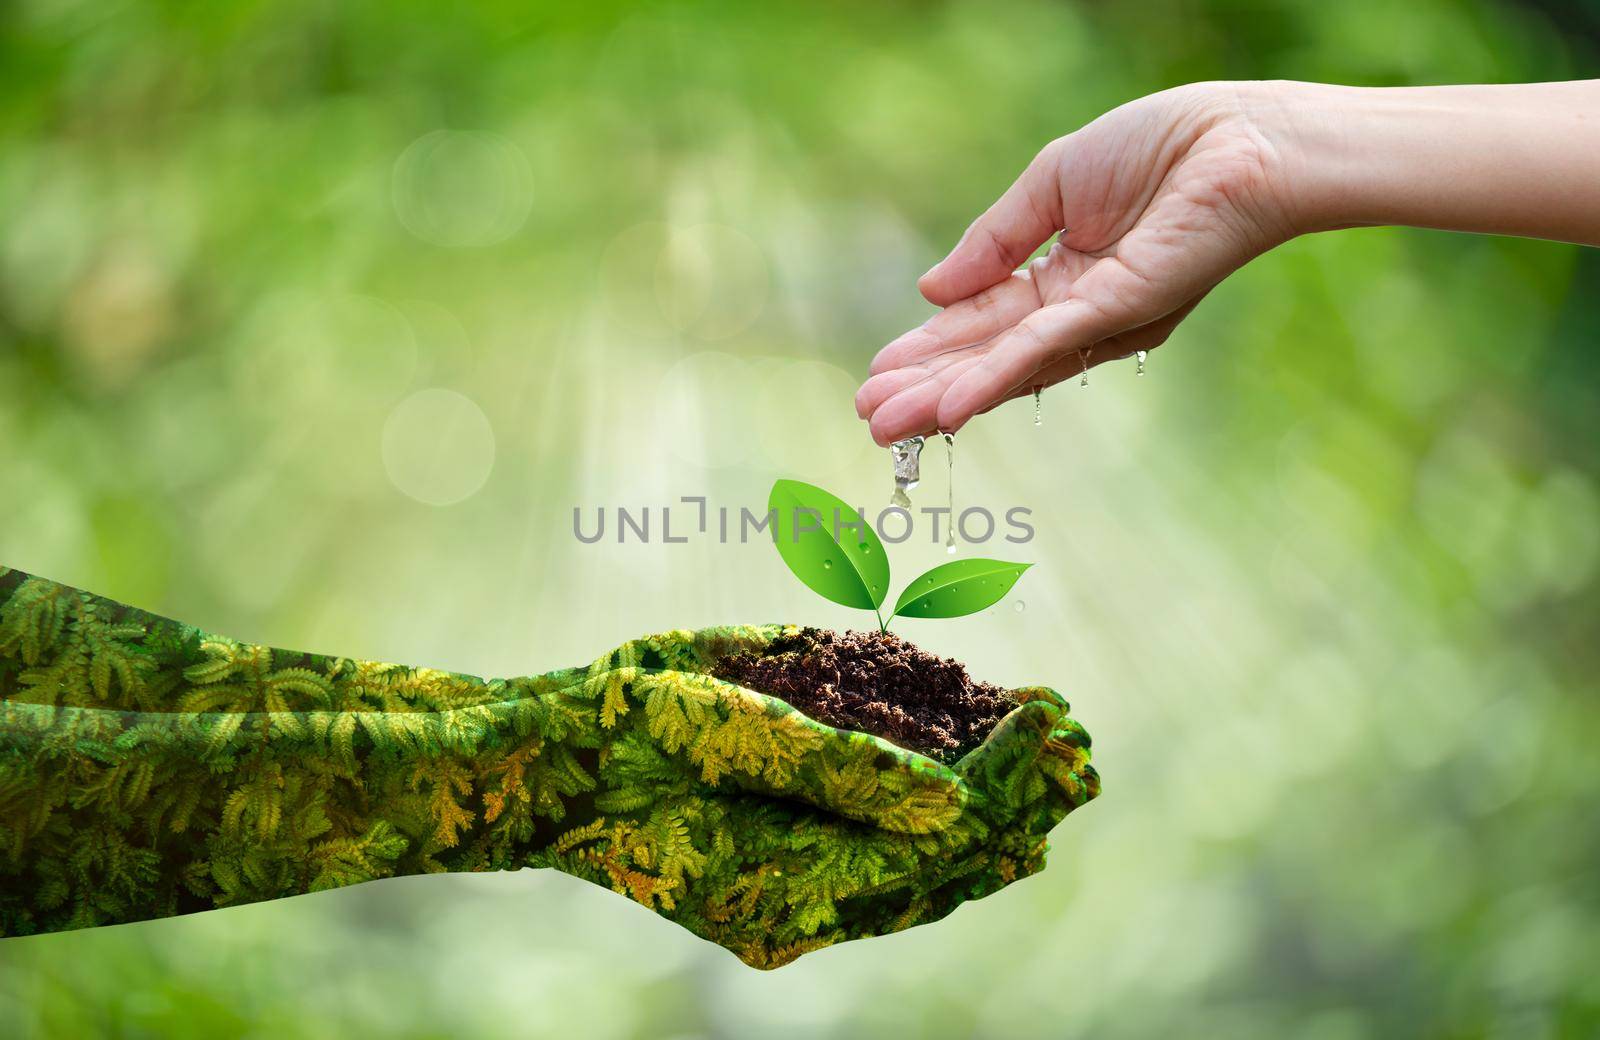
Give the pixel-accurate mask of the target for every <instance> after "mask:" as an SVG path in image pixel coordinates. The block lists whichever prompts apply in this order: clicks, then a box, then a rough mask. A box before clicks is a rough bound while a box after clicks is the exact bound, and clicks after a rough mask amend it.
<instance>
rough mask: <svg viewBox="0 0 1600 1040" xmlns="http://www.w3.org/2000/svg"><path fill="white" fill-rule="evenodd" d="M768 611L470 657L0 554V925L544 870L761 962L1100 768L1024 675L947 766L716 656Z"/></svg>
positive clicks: (955, 877)
mask: <svg viewBox="0 0 1600 1040" xmlns="http://www.w3.org/2000/svg"><path fill="white" fill-rule="evenodd" d="M785 631H792V630H786V629H784V628H782V627H781V626H764V627H734V628H715V629H704V630H701V631H698V632H689V631H678V632H669V633H665V634H662V635H658V636H652V637H649V638H645V639H638V640H634V641H633V642H629V643H625V644H623V645H622V646H620V647H618V648H617V649H616V650H614V651H612V652H611V653H608V654H606V655H605V656H603V657H601V658H600V659H599V660H598V661H596V662H595V663H593V664H592V665H589V666H588V667H579V668H568V669H563V670H560V671H555V672H550V673H547V674H545V675H540V676H535V677H531V678H521V679H506V680H501V679H494V680H482V679H477V678H474V677H472V676H467V675H457V674H454V673H450V672H440V671H434V670H431V669H425V668H408V667H404V666H400V665H391V664H377V663H373V662H368V661H356V660H350V659H347V658H339V657H329V656H325V655H320V654H307V653H300V652H297V651H285V650H277V649H272V648H269V647H264V646H255V645H251V644H246V643H239V642H236V641H234V640H231V639H226V638H223V637H220V636H215V635H210V634H208V633H205V632H201V631H199V630H197V629H195V628H192V627H190V626H187V625H182V624H179V623H177V622H174V621H169V620H167V619H165V618H160V617H156V616H154V615H151V614H148V613H145V612H143V611H140V610H136V609H133V608H131V607H126V606H123V605H120V604H117V603H114V602H112V601H110V600H106V599H103V598H101V597H98V596H94V595H91V594H88V593H84V592H80V591H78V590H76V589H72V588H68V587H66V586H63V585H60V584H57V583H55V582H52V581H48V580H46V579H43V578H37V577H31V576H28V575H25V574H23V573H21V572H19V571H8V570H6V569H5V568H0V935H19V934H27V933H33V932H47V931H57V930H63V929H68V928H81V927H88V926H93V925H101V924H112V923H116V922H122V921H138V920H146V919H149V918H155V917H165V916H170V915H174V914H181V913H189V912H193V911H198V910H207V909H212V908H215V907H223V906H230V905H234V904H239V903H249V902H255V901H258V900H263V899H275V898H279V897H282V896H289V895H295V894H298V893H303V892H313V891H318V890H321V889H328V888H336V887H339V886H342V885H350V884H356V883H358V882H362V881H369V880H373V879H376V878H382V877H391V876H395V875H401V874H418V873H428V872H439V871H469V870H515V869H519V868H522V867H554V868H556V869H558V870H562V871H566V872H567V873H570V874H574V875H576V876H578V877H582V878H585V879H587V880H590V881H593V882H595V883H597V884H601V885H604V886H606V887H608V888H611V889H613V890H615V891H617V892H620V893H623V894H625V895H627V896H628V897H630V898H632V899H634V900H635V901H637V902H639V903H640V904H641V905H643V906H647V907H649V908H651V909H653V910H655V911H656V912H657V913H660V914H662V915H663V916H665V917H667V918H669V919H671V920H673V921H676V922H677V923H679V924H681V925H683V926H684V927H685V928H688V929H689V930H690V931H692V932H694V933H695V934H697V935H701V936H704V937H705V938H707V939H710V940H711V941H713V942H716V943H719V944H720V945H722V946H724V947H726V948H728V949H729V950H731V951H733V952H734V953H735V954H737V955H738V956H739V957H740V958H741V959H742V960H744V961H745V962H746V963H747V964H751V965H754V966H756V967H761V968H771V967H776V966H778V965H781V964H785V963H787V962H789V961H791V960H793V959H794V958H796V957H798V956H800V955H801V954H803V953H805V952H807V951H809V950H814V949H818V948H820V947H824V946H828V945H831V944H832V943H836V942H840V941H843V940H846V939H853V938H860V937H864V936H871V935H878V934H882V933H885V932H892V931H896V930H899V929H902V928H906V927H909V926H911V925H914V924H919V923H923V922H927V921H933V920H937V919H938V918H940V917H942V916H944V915H945V914H946V913H948V912H949V911H950V910H952V909H954V908H955V907H956V906H957V905H958V904H960V903H961V902H963V901H965V900H968V899H975V898H978V897H981V896H984V895H987V894H988V893H990V892H993V891H995V890H996V889H999V888H1001V887H1003V886H1004V885H1006V884H1007V883H1009V882H1010V881H1012V880H1014V879H1015V878H1018V877H1022V876H1025V875H1027V874H1030V873H1033V872H1034V871H1036V870H1038V869H1040V868H1041V867H1042V866H1043V863H1044V853H1045V838H1046V835H1047V834H1048V833H1049V831H1050V829H1051V828H1052V827H1053V826H1054V825H1055V824H1056V823H1057V822H1058V821H1059V820H1060V819H1061V818H1062V817H1063V816H1064V815H1065V814H1066V813H1068V812H1070V811H1071V810H1072V809H1074V808H1076V807H1077V806H1079V805H1082V804H1083V803H1084V802H1086V801H1088V800H1089V799H1090V798H1092V797H1094V796H1095V794H1096V793H1098V791H1099V780H1098V777H1097V776H1096V774H1095V772H1094V769H1093V768H1092V767H1091V766H1090V765H1089V738H1088V736H1087V735H1086V734H1085V733H1084V731H1083V730H1082V728H1081V727H1079V726H1078V725H1077V723H1075V722H1074V721H1072V720H1071V719H1070V718H1068V717H1067V705H1066V702H1065V701H1063V700H1062V699H1061V698H1060V697H1059V696H1057V695H1056V694H1054V693H1053V692H1051V691H1049V690H1046V689H1043V688H1033V689H1025V690H1018V691H1014V693H1015V696H1016V697H1017V700H1018V702H1019V703H1018V707H1017V708H1016V709H1015V710H1014V711H1013V712H1012V713H1011V714H1010V715H1008V716H1007V717H1006V718H1005V720H1004V721H1003V722H1002V723H1001V724H1000V726H999V727H998V728H997V729H996V730H995V731H994V732H993V733H992V734H991V735H990V736H989V738H988V739H987V740H986V741H985V742H984V744H983V745H982V746H981V747H979V748H978V749H977V750H975V751H973V752H972V753H971V754H969V755H967V756H966V757H965V758H963V759H961V760H960V761H958V762H956V763H955V764H954V765H953V766H944V765H941V764H939V763H936V762H934V761H933V760H931V759H928V758H925V757H923V756H921V755H917V754H915V753H913V752H910V751H906V750H903V749H901V748H898V747H895V746H893V745H891V744H888V743H886V742H884V741H882V740H879V739H878V738H876V737H873V736H869V735H867V734H863V733H855V732H848V731H842V730H836V729H833V728H831V727H829V726H824V725H822V724H820V723H817V722H814V721H812V720H811V719H809V718H807V717H806V716H804V715H802V714H800V713H799V712H797V711H795V710H793V709H792V708H790V707H789V706H788V705H786V704H784V703H783V702H782V701H779V700H776V699H774V698H770V697H767V696H764V695H762V694H759V693H755V692H752V691H750V690H746V689H743V688H741V687H739V686H735V685H732V684H730V683H726V682H722V681H720V680H718V679H715V678H712V677H711V676H710V675H709V673H710V671H711V669H712V667H713V666H714V664H715V662H716V661H718V660H719V659H720V658H721V657H722V656H724V655H726V654H728V653H731V652H734V651H737V650H749V649H756V648H760V647H762V646H765V645H766V644H767V643H768V642H770V641H771V640H772V639H774V638H776V637H777V636H779V635H781V634H783V633H784V632H785Z"/></svg>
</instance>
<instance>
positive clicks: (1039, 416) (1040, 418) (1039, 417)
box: [1033, 386, 1044, 426]
mask: <svg viewBox="0 0 1600 1040" xmlns="http://www.w3.org/2000/svg"><path fill="white" fill-rule="evenodd" d="M1042 393H1044V387H1042V386H1036V387H1034V388H1033V425H1035V426H1043V425H1044V409H1043V407H1042V406H1041V405H1040V403H1039V395H1040V394H1042Z"/></svg>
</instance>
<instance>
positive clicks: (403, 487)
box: [383, 387, 495, 506]
mask: <svg viewBox="0 0 1600 1040" xmlns="http://www.w3.org/2000/svg"><path fill="white" fill-rule="evenodd" d="M494 454H495V439H494V430H493V429H492V428H491V427H490V425H489V418H488V416H486V415H484V414H483V409H481V408H479V407H478V406H477V404H476V403H475V402H474V401H473V400H472V399H471V398H469V397H467V396H465V395H463V394H458V393H456V392H455V391H454V390H445V389H442V388H440V387H432V388H429V389H427V390H419V391H417V392H416V393H414V394H412V395H411V396H410V397H408V398H406V399H405V400H404V401H401V402H400V403H399V404H398V405H396V406H395V408H394V411H392V412H390V413H389V418H388V421H387V422H385V423H384V426H383V466H384V469H386V470H387V471H388V473H389V480H390V481H392V482H393V483H394V486H395V487H396V488H398V489H399V490H400V491H401V492H402V493H404V494H406V495H408V496H410V497H411V498H414V499H416V500H417V501H418V502H426V503H427V504H429V505H435V506H448V505H453V504H455V503H457V502H460V501H463V500H465V499H468V498H471V497H472V496H473V495H475V494H477V492H478V490H479V489H480V488H482V487H483V485H484V482H485V481H487V480H488V479H489V471H490V470H492V469H493V468H494Z"/></svg>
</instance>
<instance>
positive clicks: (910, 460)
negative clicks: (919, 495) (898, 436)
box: [889, 437, 922, 509]
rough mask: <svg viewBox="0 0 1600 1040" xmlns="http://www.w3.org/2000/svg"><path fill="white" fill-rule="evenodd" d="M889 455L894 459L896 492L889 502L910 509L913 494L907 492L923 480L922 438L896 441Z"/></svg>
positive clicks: (890, 447) (890, 448)
mask: <svg viewBox="0 0 1600 1040" xmlns="http://www.w3.org/2000/svg"><path fill="white" fill-rule="evenodd" d="M889 457H890V458H891V459H893V460H894V493H893V494H892V495H890V496H889V504H890V505H892V506H899V507H900V508H901V509H910V508H911V496H910V495H907V494H906V492H907V491H910V490H911V489H912V488H914V487H916V486H917V485H918V484H919V483H921V481H922V469H921V466H922V463H921V459H922V438H921V437H907V438H906V439H905V440H903V441H895V442H894V443H893V444H891V445H889Z"/></svg>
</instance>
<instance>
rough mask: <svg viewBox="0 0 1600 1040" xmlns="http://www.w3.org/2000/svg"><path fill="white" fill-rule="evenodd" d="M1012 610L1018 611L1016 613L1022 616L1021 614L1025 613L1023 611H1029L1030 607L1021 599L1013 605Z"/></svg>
mask: <svg viewBox="0 0 1600 1040" xmlns="http://www.w3.org/2000/svg"><path fill="white" fill-rule="evenodd" d="M1011 609H1012V610H1015V611H1016V612H1017V613H1018V614H1020V613H1022V612H1023V611H1024V610H1027V609H1028V605H1027V604H1026V603H1024V602H1022V601H1021V600H1020V599H1019V600H1017V601H1016V602H1015V603H1013V604H1011Z"/></svg>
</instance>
